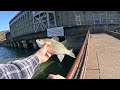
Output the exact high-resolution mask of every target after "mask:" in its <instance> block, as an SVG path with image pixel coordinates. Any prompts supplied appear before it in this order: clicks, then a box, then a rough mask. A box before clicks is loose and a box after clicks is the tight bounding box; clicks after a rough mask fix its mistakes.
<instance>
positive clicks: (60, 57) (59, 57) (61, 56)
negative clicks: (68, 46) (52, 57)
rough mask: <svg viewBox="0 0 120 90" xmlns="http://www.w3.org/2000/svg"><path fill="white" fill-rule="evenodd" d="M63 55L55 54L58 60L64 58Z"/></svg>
mask: <svg viewBox="0 0 120 90" xmlns="http://www.w3.org/2000/svg"><path fill="white" fill-rule="evenodd" d="M64 56H65V55H57V57H58V59H59V60H60V62H62V60H63V59H64Z"/></svg>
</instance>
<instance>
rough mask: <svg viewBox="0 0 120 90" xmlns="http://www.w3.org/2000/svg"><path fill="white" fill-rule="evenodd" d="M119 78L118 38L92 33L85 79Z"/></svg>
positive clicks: (119, 51) (119, 47)
mask: <svg viewBox="0 0 120 90" xmlns="http://www.w3.org/2000/svg"><path fill="white" fill-rule="evenodd" d="M91 78H92V79H99V78H100V79H120V40H118V39H116V38H114V37H112V36H110V35H108V34H92V38H90V41H89V56H88V61H87V69H86V74H85V79H91Z"/></svg>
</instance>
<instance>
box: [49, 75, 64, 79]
mask: <svg viewBox="0 0 120 90" xmlns="http://www.w3.org/2000/svg"><path fill="white" fill-rule="evenodd" d="M47 79H65V78H64V77H63V76H61V75H59V74H57V75H54V74H49V75H48V77H47Z"/></svg>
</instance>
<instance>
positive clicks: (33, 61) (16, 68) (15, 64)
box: [0, 55, 39, 79]
mask: <svg viewBox="0 0 120 90" xmlns="http://www.w3.org/2000/svg"><path fill="white" fill-rule="evenodd" d="M38 66H39V60H38V58H37V57H35V56H34V55H31V56H29V57H27V58H25V59H22V60H16V61H10V62H8V63H7V64H0V79H31V78H32V76H33V75H34V73H35V71H36V69H37V67H38Z"/></svg>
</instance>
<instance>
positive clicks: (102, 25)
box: [4, 11, 120, 49]
mask: <svg viewBox="0 0 120 90" xmlns="http://www.w3.org/2000/svg"><path fill="white" fill-rule="evenodd" d="M9 27H10V32H9V33H7V34H6V38H7V40H6V41H4V44H5V45H6V46H8V47H14V48H15V47H18V48H22V47H23V48H29V47H30V48H31V47H33V48H37V45H36V42H35V40H36V39H38V38H46V37H49V38H51V37H54V36H58V37H59V39H60V41H63V40H65V39H66V40H67V45H66V46H67V47H68V48H73V49H79V48H80V46H81V44H82V42H83V40H84V37H85V34H86V32H87V30H88V29H90V31H91V32H92V33H97V32H105V31H106V30H113V29H116V28H119V27H120V14H119V11H20V12H18V13H17V14H16V15H15V16H14V17H13V18H12V19H11V20H10V22H9Z"/></svg>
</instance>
